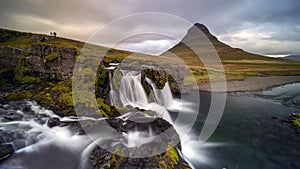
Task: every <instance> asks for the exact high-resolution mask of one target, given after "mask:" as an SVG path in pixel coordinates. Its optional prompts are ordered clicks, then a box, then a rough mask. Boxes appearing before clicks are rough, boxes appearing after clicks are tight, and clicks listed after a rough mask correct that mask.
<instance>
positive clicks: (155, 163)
mask: <svg viewBox="0 0 300 169" xmlns="http://www.w3.org/2000/svg"><path fill="white" fill-rule="evenodd" d="M130 119H131V120H130ZM130 119H129V120H127V121H126V122H125V121H124V120H122V119H118V118H114V119H107V120H106V121H107V122H108V123H109V125H110V126H111V127H112V128H114V129H115V130H116V131H117V132H119V133H128V132H130V131H139V132H149V130H152V131H153V133H154V134H155V135H158V137H159V139H158V140H155V141H154V142H150V143H145V144H143V145H141V146H140V147H132V148H127V147H126V146H124V145H123V144H120V145H116V146H115V147H114V148H115V149H114V151H111V152H119V153H118V154H120V152H121V154H124V155H126V154H127V155H128V153H131V154H132V155H134V154H136V155H138V154H140V153H143V154H145V153H148V154H154V153H155V152H161V151H160V150H165V151H166V152H164V151H163V153H156V154H158V155H155V156H152V157H146V158H129V157H123V156H120V155H117V154H113V153H111V152H109V151H107V150H106V149H104V148H105V147H106V146H110V145H111V141H106V142H105V143H102V144H101V147H97V148H95V149H94V150H93V151H92V153H91V155H90V167H91V168H124V169H125V168H126V169H127V168H130V169H139V168H148V169H150V168H151V169H153V168H157V169H158V168H174V169H175V168H178V169H179V168H180V169H182V168H190V167H189V166H188V164H187V163H186V162H185V161H184V160H183V159H181V158H180V156H179V155H178V152H177V149H176V148H175V147H177V148H179V149H180V143H179V136H178V134H177V133H176V131H175V130H174V128H173V127H172V125H171V124H169V123H168V122H166V121H165V120H163V119H161V118H145V117H144V118H143V119H141V118H132V117H131V118H130ZM132 120H134V121H132ZM137 121H144V122H145V121H149V122H148V123H142V122H140V123H139V122H137ZM166 130H168V131H170V132H167V133H168V134H166V135H165V136H160V134H162V133H164V132H166ZM170 138H172V140H176V141H170V140H171V139H170ZM178 143H179V144H178ZM170 145H175V147H174V148H172V147H171V149H172V151H175V154H176V153H177V155H175V156H171V155H170V154H169V153H168V151H171V150H170V147H169V146H170ZM176 159H177V160H176Z"/></svg>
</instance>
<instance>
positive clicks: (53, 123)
mask: <svg viewBox="0 0 300 169" xmlns="http://www.w3.org/2000/svg"><path fill="white" fill-rule="evenodd" d="M47 125H48V126H49V127H50V128H52V127H55V126H59V125H60V121H59V118H57V117H50V118H49V119H48V122H47Z"/></svg>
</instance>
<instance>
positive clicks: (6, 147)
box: [0, 144, 15, 162]
mask: <svg viewBox="0 0 300 169" xmlns="http://www.w3.org/2000/svg"><path fill="white" fill-rule="evenodd" d="M14 151H15V150H14V147H13V145H12V144H1V145H0V162H1V161H3V160H5V159H6V158H8V157H9V156H11V155H12V153H13V152H14Z"/></svg>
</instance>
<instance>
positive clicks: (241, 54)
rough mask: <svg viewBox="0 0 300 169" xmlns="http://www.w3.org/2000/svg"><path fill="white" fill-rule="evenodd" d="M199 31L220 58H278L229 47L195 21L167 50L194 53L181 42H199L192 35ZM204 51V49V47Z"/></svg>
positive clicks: (179, 54)
mask: <svg viewBox="0 0 300 169" xmlns="http://www.w3.org/2000/svg"><path fill="white" fill-rule="evenodd" d="M196 29H198V30H196ZM199 30H200V31H201V32H202V33H203V34H204V35H205V37H202V36H199V35H198V38H201V39H204V40H206V39H205V38H208V40H209V41H210V43H211V45H213V47H214V48H215V50H216V51H217V53H218V55H219V57H220V59H221V60H239V59H257V60H280V59H278V58H271V57H267V56H263V55H259V54H254V53H250V52H247V51H244V50H243V49H239V48H234V47H231V46H229V45H227V44H226V43H224V42H221V41H220V40H219V39H218V38H217V37H216V36H214V35H213V34H212V33H211V32H210V31H209V29H208V28H207V27H206V26H205V25H204V24H200V23H195V24H194V25H193V27H191V28H190V29H189V30H188V31H187V34H186V36H185V37H184V38H183V40H182V41H181V42H179V43H178V44H177V45H175V46H173V47H172V48H170V49H169V50H168V51H169V52H171V53H173V54H175V55H178V56H179V57H183V58H184V56H183V55H187V54H189V55H195V54H193V53H192V52H191V51H189V50H190V48H189V47H187V46H186V44H183V43H182V42H183V41H185V42H188V43H189V44H188V45H189V46H196V45H199V44H195V43H199V41H200V40H201V39H198V41H197V42H195V40H194V39H193V36H194V34H195V33H197V31H199ZM206 45H209V44H206ZM204 51H205V49H204ZM162 55H166V52H165V53H163V54H162Z"/></svg>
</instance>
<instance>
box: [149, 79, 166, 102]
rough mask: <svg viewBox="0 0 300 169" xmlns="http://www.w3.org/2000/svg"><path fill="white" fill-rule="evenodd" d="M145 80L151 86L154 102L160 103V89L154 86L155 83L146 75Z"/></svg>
mask: <svg viewBox="0 0 300 169" xmlns="http://www.w3.org/2000/svg"><path fill="white" fill-rule="evenodd" d="M146 82H147V83H148V84H149V85H150V86H151V88H152V90H153V93H154V99H155V100H156V102H157V103H159V104H162V100H161V96H160V91H159V90H158V89H157V88H156V86H155V84H154V83H153V82H152V80H151V79H149V78H148V77H146Z"/></svg>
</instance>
